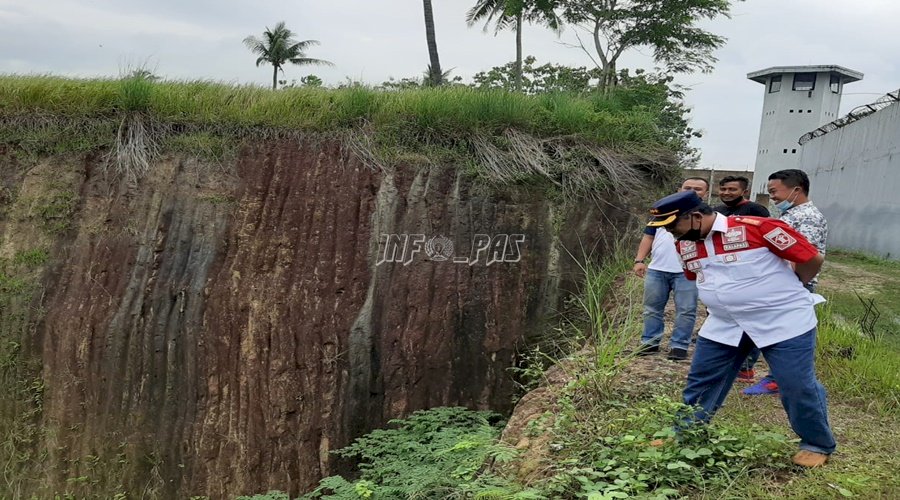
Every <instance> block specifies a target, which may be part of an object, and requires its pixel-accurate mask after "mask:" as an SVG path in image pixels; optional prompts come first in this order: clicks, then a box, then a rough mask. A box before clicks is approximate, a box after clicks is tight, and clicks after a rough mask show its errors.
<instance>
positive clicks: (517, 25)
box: [466, 0, 562, 90]
mask: <svg viewBox="0 0 900 500" xmlns="http://www.w3.org/2000/svg"><path fill="white" fill-rule="evenodd" d="M556 7H557V0H478V2H477V3H476V4H475V6H474V7H472V8H471V9H469V12H468V13H467V14H466V22H467V23H468V24H469V26H470V27H471V26H473V25H474V24H475V23H477V22H479V21H481V20H484V21H485V23H484V30H485V31H487V29H488V26H489V25H490V24H491V21H494V20H495V19H496V21H495V23H496V24H495V26H494V34H495V35H496V34H497V33H499V32H500V31H502V30H504V29H508V28H510V27H512V28H513V29H514V30H516V66H515V79H516V80H515V88H516V90H518V89H520V88H522V26H523V25H524V24H525V22H526V21H527V22H530V23H542V24H545V25H547V26H548V27H550V29H552V30H553V31H556V32H559V31H560V30H561V29H562V20H561V19H560V17H559V16H558V15H557V14H556V10H555V9H556Z"/></svg>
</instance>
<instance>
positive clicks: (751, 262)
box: [648, 192, 836, 467]
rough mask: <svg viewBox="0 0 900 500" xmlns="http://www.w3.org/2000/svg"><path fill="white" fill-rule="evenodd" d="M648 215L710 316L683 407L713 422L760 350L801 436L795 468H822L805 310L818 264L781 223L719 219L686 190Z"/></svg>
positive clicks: (818, 391)
mask: <svg viewBox="0 0 900 500" xmlns="http://www.w3.org/2000/svg"><path fill="white" fill-rule="evenodd" d="M650 213H651V215H652V216H653V217H652V219H651V220H650V222H649V223H648V225H649V226H655V227H664V228H666V229H667V230H668V231H669V232H670V233H672V234H673V236H675V237H676V238H677V239H678V241H676V245H677V247H678V252H679V254H680V255H681V259H682V262H683V263H684V267H685V276H686V277H687V278H688V279H692V280H695V281H696V283H697V289H698V291H699V296H700V300H701V301H702V302H703V303H704V304H705V305H706V306H707V308H708V312H709V316H708V317H707V319H706V322H705V323H704V324H703V326H702V327H701V328H700V333H699V338H698V339H697V347H696V350H695V352H694V358H693V362H692V363H691V370H690V373H689V374H688V379H687V385H686V387H685V389H684V402H685V403H686V404H688V405H691V406H697V407H699V409H698V411H697V412H696V414H695V415H694V418H695V419H696V420H699V421H702V422H706V421H708V420H709V419H710V418H712V416H713V415H714V414H715V412H716V410H718V409H719V407H721V406H722V403H723V401H724V400H725V396H726V395H727V394H728V391H729V390H731V386H732V384H733V383H734V379H735V377H736V376H737V373H738V370H739V369H740V367H741V364H742V362H743V361H744V358H746V356H747V353H749V352H750V350H751V349H753V347H754V346H755V347H758V348H759V349H760V350H761V351H762V354H763V356H764V357H765V358H766V361H767V362H768V364H769V367H770V368H771V370H772V373H773V375H774V376H775V378H776V379H777V380H778V381H779V384H780V389H781V401H782V405H783V406H784V409H785V411H786V412H787V414H788V419H789V420H790V422H791V427H792V428H793V429H794V432H796V433H797V435H798V436H800V451H799V452H798V453H797V454H796V455H794V458H793V460H794V463H796V464H798V465H802V466H806V467H815V466H820V465H823V464H825V462H826V461H827V460H828V456H829V455H830V454H831V453H832V452H833V451H834V449H835V447H836V444H835V441H834V436H833V434H832V432H831V427H830V426H829V424H828V408H827V405H826V396H825V389H824V387H822V384H821V383H819V381H818V379H817V378H816V375H815V366H814V355H815V346H816V323H817V320H816V314H815V309H814V307H813V306H814V305H815V304H816V303H817V302H820V301H821V300H823V299H821V297H820V296H818V295H815V294H810V293H809V291H808V290H806V289H805V288H804V287H803V283H806V282H808V281H809V280H811V279H812V278H813V277H814V276H815V275H816V273H817V272H818V271H819V269H820V268H821V267H822V262H823V260H824V257H823V256H822V255H821V254H820V253H819V251H818V250H817V249H816V247H814V246H813V245H811V244H810V243H809V242H808V241H807V240H806V238H804V237H803V236H802V235H801V234H800V233H798V232H797V231H795V230H794V229H792V228H791V227H790V226H789V225H787V224H785V223H784V222H782V221H779V220H776V219H768V218H763V217H726V216H724V215H722V214H718V213H716V212H714V211H713V210H712V209H711V208H710V207H709V205H707V204H705V203H703V201H702V200H701V199H700V198H699V197H698V196H697V195H696V194H695V193H693V192H682V193H676V194H673V195H670V196H667V197H665V198H662V199H660V200H658V201H657V202H656V203H654V204H653V207H652V208H651V210H650ZM789 261H790V262H793V263H794V268H793V269H792V267H791V265H790V264H789ZM782 381H784V382H782Z"/></svg>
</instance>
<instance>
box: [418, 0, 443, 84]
mask: <svg viewBox="0 0 900 500" xmlns="http://www.w3.org/2000/svg"><path fill="white" fill-rule="evenodd" d="M422 5H423V7H424V8H425V39H426V40H427V42H428V58H429V59H430V60H431V64H430V65H429V66H428V70H429V71H430V72H431V76H430V78H429V81H430V82H431V84H432V85H440V84H442V83H443V82H444V80H443V76H444V74H443V73H442V72H441V61H440V59H438V51H437V39H436V38H435V37H434V11H433V10H432V9H431V0H422Z"/></svg>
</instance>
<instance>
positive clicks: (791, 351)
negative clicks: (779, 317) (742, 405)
mask: <svg viewBox="0 0 900 500" xmlns="http://www.w3.org/2000/svg"><path fill="white" fill-rule="evenodd" d="M754 347H755V346H754V344H753V341H752V340H750V337H748V336H747V335H746V334H745V335H744V336H743V337H742V338H741V342H740V344H739V345H738V346H737V347H733V346H730V345H725V344H720V343H718V342H715V341H712V340H709V339H706V338H703V337H700V338H699V339H697V347H696V349H695V351H694V360H693V362H692V363H691V371H690V373H689V374H688V379H687V385H686V387H685V388H684V394H683V396H684V402H685V404H687V405H690V406H695V407H699V408H698V409H697V411H696V413H694V415H693V418H689V419H688V420H689V422H682V424H681V425H682V426H683V425H687V424H690V423H691V421H700V422H708V421H709V420H710V419H711V418H712V417H713V415H715V413H716V411H717V410H718V409H719V408H720V407H721V406H722V403H723V402H724V401H725V396H727V395H728V391H729V390H731V385H732V384H733V383H734V379H735V378H736V377H737V372H738V370H739V369H740V368H741V363H742V362H743V361H744V358H746V357H747V354H748V353H749V352H750V350H751V349H753V348H754ZM761 351H762V354H763V356H764V357H765V358H766V361H767V362H768V363H769V368H771V370H772V374H773V375H774V376H775V378H776V379H777V380H778V389H779V394H780V396H781V405H782V406H783V407H784V411H785V412H786V413H787V415H788V420H789V421H790V422H791V428H792V429H794V432H796V433H797V435H798V436H800V449H803V450H809V451H814V452H816V453H825V454H831V453H832V452H833V451H834V449H835V447H836V444H835V441H834V436H833V435H832V434H831V427H830V426H829V425H828V407H827V403H826V397H825V388H824V387H822V384H820V383H819V380H818V379H817V378H816V373H815V365H814V358H815V351H816V329H815V328H813V329H812V330H810V331H808V332H806V333H804V334H803V335H800V336H798V337H794V338H792V339H788V340H784V341H781V342H778V343H777V344H773V345H770V346H766V347H763V348H762V349H761Z"/></svg>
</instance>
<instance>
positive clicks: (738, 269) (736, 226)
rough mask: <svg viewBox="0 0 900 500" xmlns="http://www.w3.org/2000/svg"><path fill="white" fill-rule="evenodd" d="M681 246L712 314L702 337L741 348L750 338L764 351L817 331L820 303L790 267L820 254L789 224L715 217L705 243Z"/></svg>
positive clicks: (687, 271)
mask: <svg viewBox="0 0 900 500" xmlns="http://www.w3.org/2000/svg"><path fill="white" fill-rule="evenodd" d="M676 245H677V247H678V252H679V254H680V255H681V259H682V261H683V262H684V267H685V269H684V273H685V276H687V278H688V279H689V280H695V281H696V282H697V290H698V292H699V295H700V301H701V302H703V303H704V304H705V305H706V307H707V308H708V310H709V317H708V318H707V319H706V322H704V323H703V326H702V327H701V328H700V333H699V335H700V336H701V337H704V338H707V339H710V340H713V341H716V342H719V343H722V344H727V345H732V346H737V345H738V344H739V343H740V341H741V336H742V335H743V333H744V332H746V333H747V335H749V336H750V338H751V339H752V340H753V343H754V344H756V346H757V347H765V346H768V345H771V344H775V343H778V342H781V341H783V340H787V339H790V338H793V337H796V336H798V335H802V334H804V333H806V332H808V331H809V330H811V329H812V328H813V327H815V326H816V314H815V310H814V309H813V305H815V304H816V303H818V302H820V301H821V300H820V297H819V296H816V295H813V294H810V293H809V292H808V291H807V290H806V289H805V288H803V284H802V283H801V282H800V280H799V279H798V278H797V275H796V274H794V271H793V270H792V269H791V266H790V264H788V262H787V261H792V262H796V263H804V262H808V261H809V260H811V259H812V258H813V257H815V256H816V254H818V253H819V252H818V250H816V247H814V246H813V245H811V244H810V243H809V242H808V241H807V240H806V238H804V237H803V236H802V235H801V234H800V233H798V232H797V231H796V230H794V229H793V228H791V227H790V226H789V225H787V224H785V223H784V222H782V221H780V220H777V219H769V218H765V217H726V216H724V215H722V214H716V219H715V221H714V222H713V226H712V229H711V230H710V232H709V234H708V235H707V236H706V238H705V239H703V240H700V241H696V242H694V241H678V242H677V243H676Z"/></svg>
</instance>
